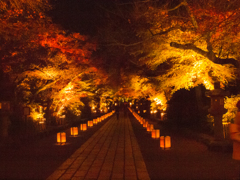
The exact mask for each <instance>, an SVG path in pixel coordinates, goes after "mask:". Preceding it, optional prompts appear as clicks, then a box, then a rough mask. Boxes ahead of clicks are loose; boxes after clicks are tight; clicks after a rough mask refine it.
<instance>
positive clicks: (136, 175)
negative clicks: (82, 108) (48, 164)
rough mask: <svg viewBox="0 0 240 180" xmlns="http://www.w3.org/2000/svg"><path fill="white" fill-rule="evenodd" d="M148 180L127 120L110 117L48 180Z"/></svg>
mask: <svg viewBox="0 0 240 180" xmlns="http://www.w3.org/2000/svg"><path fill="white" fill-rule="evenodd" d="M53 179H77V180H81V179H86V180H87V179H102V180H107V179H122V180H124V179H125V180H127V179H129V180H135V179H136V180H137V179H139V180H140V179H143V180H150V177H149V174H148V171H147V169H146V165H145V162H144V160H143V157H142V154H141V151H140V149H139V145H138V143H137V140H136V137H135V135H134V132H133V129H132V125H131V122H130V120H129V118H124V117H123V114H121V113H120V118H119V120H117V119H116V116H115V115H113V116H112V117H111V119H109V121H108V122H107V123H106V124H104V125H103V127H101V128H100V129H99V130H98V131H97V132H96V133H95V134H94V135H93V136H92V137H91V138H89V139H88V140H87V141H86V142H85V143H84V144H83V145H82V146H81V147H80V148H79V149H78V150H77V151H76V152H75V153H73V154H72V156H71V157H70V158H69V159H67V160H66V161H65V162H64V163H63V164H62V165H61V166H60V167H59V168H58V169H57V170H56V171H55V172H54V173H53V174H52V175H51V176H49V177H48V180H53Z"/></svg>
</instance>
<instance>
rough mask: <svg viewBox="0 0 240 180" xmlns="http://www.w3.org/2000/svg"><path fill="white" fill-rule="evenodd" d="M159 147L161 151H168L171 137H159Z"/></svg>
mask: <svg viewBox="0 0 240 180" xmlns="http://www.w3.org/2000/svg"><path fill="white" fill-rule="evenodd" d="M160 147H161V148H162V149H166V150H167V149H170V148H171V137H170V136H166V137H164V136H161V137H160Z"/></svg>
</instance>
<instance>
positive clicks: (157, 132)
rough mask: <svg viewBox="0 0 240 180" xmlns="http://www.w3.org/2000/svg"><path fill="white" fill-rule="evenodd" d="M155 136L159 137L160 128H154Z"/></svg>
mask: <svg viewBox="0 0 240 180" xmlns="http://www.w3.org/2000/svg"><path fill="white" fill-rule="evenodd" d="M155 131H156V137H155V138H159V137H160V130H159V129H156V130H155Z"/></svg>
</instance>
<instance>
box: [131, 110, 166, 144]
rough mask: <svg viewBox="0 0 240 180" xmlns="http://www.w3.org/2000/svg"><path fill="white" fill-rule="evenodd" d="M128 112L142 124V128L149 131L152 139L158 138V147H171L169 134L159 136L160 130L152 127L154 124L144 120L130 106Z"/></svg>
mask: <svg viewBox="0 0 240 180" xmlns="http://www.w3.org/2000/svg"><path fill="white" fill-rule="evenodd" d="M129 110H130V112H131V113H132V114H133V116H134V117H135V118H136V119H137V120H138V122H139V123H140V124H142V125H143V127H144V128H146V129H147V131H148V132H150V133H151V137H152V138H154V139H158V138H159V139H160V148H162V149H170V148H171V137H170V136H160V130H159V129H154V125H153V124H151V123H149V122H148V121H146V120H145V119H144V118H142V117H141V116H139V115H138V114H137V113H136V112H134V111H133V110H132V109H131V108H129Z"/></svg>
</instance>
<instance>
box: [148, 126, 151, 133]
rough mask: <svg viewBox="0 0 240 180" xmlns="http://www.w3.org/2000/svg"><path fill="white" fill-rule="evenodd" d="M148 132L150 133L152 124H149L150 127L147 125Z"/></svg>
mask: <svg viewBox="0 0 240 180" xmlns="http://www.w3.org/2000/svg"><path fill="white" fill-rule="evenodd" d="M147 131H148V132H149V131H151V124H148V125H147Z"/></svg>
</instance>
